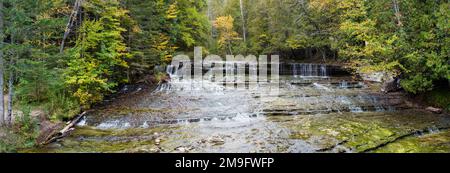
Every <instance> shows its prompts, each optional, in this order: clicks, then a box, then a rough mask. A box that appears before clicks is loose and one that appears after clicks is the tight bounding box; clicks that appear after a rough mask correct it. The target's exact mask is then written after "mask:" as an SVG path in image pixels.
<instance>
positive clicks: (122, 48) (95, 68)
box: [65, 0, 130, 108]
mask: <svg viewBox="0 0 450 173" xmlns="http://www.w3.org/2000/svg"><path fill="white" fill-rule="evenodd" d="M85 4H86V6H85V10H87V11H88V12H90V13H92V14H94V15H95V16H98V18H94V19H85V20H84V21H83V24H82V26H81V28H79V33H78V34H79V35H80V36H79V38H78V40H77V42H76V45H75V47H73V48H71V49H70V50H69V52H70V56H71V60H70V61H69V62H68V69H67V71H66V72H65V75H66V84H67V85H68V86H69V87H70V88H72V89H73V90H74V96H75V97H76V98H78V100H79V102H80V104H81V105H83V106H85V107H86V108H88V107H89V106H90V105H91V104H93V103H96V102H99V101H101V100H102V99H103V97H104V95H105V94H106V93H110V92H113V91H114V90H113V89H114V88H115V87H117V85H118V82H121V81H120V70H119V69H120V68H126V67H128V65H127V63H126V61H125V59H126V58H129V56H130V54H129V53H128V52H127V48H126V45H125V43H124V39H123V37H122V35H121V34H122V33H123V32H125V31H126V30H125V29H124V28H122V26H121V23H120V21H121V18H122V17H123V16H125V15H127V11H126V10H124V9H122V8H120V7H119V3H118V1H100V0H98V1H91V2H90V3H85ZM99 9H101V10H99Z"/></svg>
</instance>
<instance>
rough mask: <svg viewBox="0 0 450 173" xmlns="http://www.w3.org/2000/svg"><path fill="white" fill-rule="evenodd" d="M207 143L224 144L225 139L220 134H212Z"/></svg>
mask: <svg viewBox="0 0 450 173" xmlns="http://www.w3.org/2000/svg"><path fill="white" fill-rule="evenodd" d="M208 143H210V144H211V145H223V144H225V140H223V139H222V138H221V137H220V136H213V137H211V138H209V139H208Z"/></svg>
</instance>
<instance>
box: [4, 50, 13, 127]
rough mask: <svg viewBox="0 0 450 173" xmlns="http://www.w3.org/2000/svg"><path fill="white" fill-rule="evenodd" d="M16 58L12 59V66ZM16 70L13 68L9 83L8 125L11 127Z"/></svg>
mask: <svg viewBox="0 0 450 173" xmlns="http://www.w3.org/2000/svg"><path fill="white" fill-rule="evenodd" d="M13 59H14V58H13V57H11V59H10V61H9V62H10V66H13V65H14V60H13ZM13 81H14V69H13V68H11V70H10V72H9V82H8V114H7V115H6V120H5V121H6V124H8V125H9V126H11V125H12V122H11V117H12V113H13V112H12V106H13V98H14V82H13Z"/></svg>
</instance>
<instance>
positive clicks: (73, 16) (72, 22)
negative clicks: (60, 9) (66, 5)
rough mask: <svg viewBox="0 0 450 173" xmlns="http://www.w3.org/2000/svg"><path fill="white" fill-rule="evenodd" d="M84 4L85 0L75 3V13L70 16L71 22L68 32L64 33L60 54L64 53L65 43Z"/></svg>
mask: <svg viewBox="0 0 450 173" xmlns="http://www.w3.org/2000/svg"><path fill="white" fill-rule="evenodd" d="M82 3H83V0H76V1H75V4H74V6H73V11H72V13H71V14H70V17H69V22H67V25H66V30H65V31H64V36H63V39H62V41H61V47H60V48H59V52H60V53H63V51H64V44H65V41H66V39H67V37H68V36H69V34H70V32H71V30H72V26H73V24H74V22H75V21H76V19H77V15H78V11H79V10H80V7H81V4H82Z"/></svg>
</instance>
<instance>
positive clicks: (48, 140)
mask: <svg viewBox="0 0 450 173" xmlns="http://www.w3.org/2000/svg"><path fill="white" fill-rule="evenodd" d="M87 113H88V112H87V111H85V112H83V113H81V114H79V115H77V116H76V117H75V118H74V119H73V120H72V121H69V122H67V125H66V126H65V127H64V128H63V129H62V130H60V131H58V132H56V133H52V134H50V135H49V136H48V137H47V138H46V140H45V141H44V142H43V143H41V145H48V144H51V143H53V142H56V141H57V140H58V139H61V138H64V137H66V136H67V135H68V134H69V133H70V132H71V131H73V130H74V127H75V125H77V123H78V122H80V120H81V119H82V118H83V117H84V116H86V114H87Z"/></svg>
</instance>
